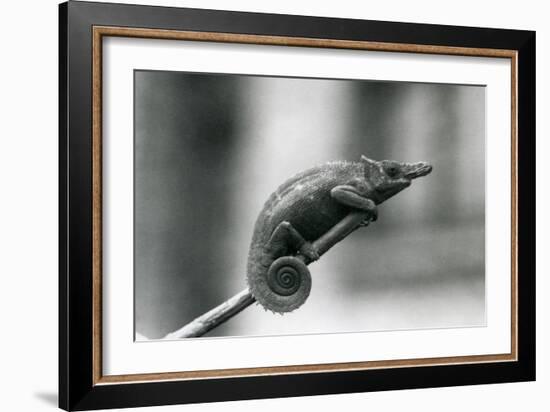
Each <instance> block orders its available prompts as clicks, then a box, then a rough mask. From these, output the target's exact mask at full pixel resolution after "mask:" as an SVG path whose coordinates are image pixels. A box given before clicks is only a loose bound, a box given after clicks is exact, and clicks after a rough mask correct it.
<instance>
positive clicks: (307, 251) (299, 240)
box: [268, 221, 319, 261]
mask: <svg viewBox="0 0 550 412" xmlns="http://www.w3.org/2000/svg"><path fill="white" fill-rule="evenodd" d="M268 247H269V249H270V250H271V252H272V253H273V255H275V256H282V255H286V254H288V253H289V249H291V250H292V251H297V252H299V253H300V254H301V255H304V256H305V257H307V258H308V259H310V260H311V261H315V260H318V259H319V254H318V253H317V252H316V251H315V250H314V249H313V247H312V245H311V243H310V242H308V241H307V240H305V239H304V237H303V236H302V235H301V234H300V232H298V231H297V230H296V228H295V227H294V226H292V224H291V223H290V222H287V221H283V222H281V223H279V225H278V226H277V227H276V228H275V230H274V231H273V233H272V234H271V237H270V239H269V242H268Z"/></svg>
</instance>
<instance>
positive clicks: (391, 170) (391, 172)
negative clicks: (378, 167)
mask: <svg viewBox="0 0 550 412" xmlns="http://www.w3.org/2000/svg"><path fill="white" fill-rule="evenodd" d="M386 174H387V175H388V176H389V177H396V176H397V175H398V174H399V168H397V167H396V166H388V167H386Z"/></svg>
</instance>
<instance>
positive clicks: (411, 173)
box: [405, 162, 433, 179]
mask: <svg viewBox="0 0 550 412" xmlns="http://www.w3.org/2000/svg"><path fill="white" fill-rule="evenodd" d="M406 169H407V170H406V172H405V177H406V178H408V179H416V178H417V177H422V176H426V175H427V174H429V173H430V172H431V171H432V169H433V167H432V165H431V164H429V163H427V162H418V163H412V164H409V165H407V168H406Z"/></svg>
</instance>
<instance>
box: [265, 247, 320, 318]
mask: <svg viewBox="0 0 550 412" xmlns="http://www.w3.org/2000/svg"><path fill="white" fill-rule="evenodd" d="M267 285H268V286H269V291H268V293H266V294H265V295H264V296H263V297H257V298H259V301H260V303H261V304H262V305H263V306H264V307H266V308H267V309H270V310H272V311H273V312H278V313H283V312H291V311H293V310H294V309H297V308H299V307H300V306H302V304H303V303H304V302H305V301H306V299H307V297H308V296H309V292H310V291H311V274H310V273H309V269H308V268H307V266H306V264H305V263H304V262H302V261H301V260H300V259H298V258H296V257H293V256H283V257H280V258H278V259H276V260H275V261H274V262H273V263H272V264H271V266H270V267H269V269H268V271H267Z"/></svg>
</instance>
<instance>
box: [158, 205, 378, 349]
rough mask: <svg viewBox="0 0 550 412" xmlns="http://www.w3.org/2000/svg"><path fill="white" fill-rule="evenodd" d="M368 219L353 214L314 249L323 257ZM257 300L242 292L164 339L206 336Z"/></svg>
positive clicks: (362, 213) (246, 292) (320, 240)
mask: <svg viewBox="0 0 550 412" xmlns="http://www.w3.org/2000/svg"><path fill="white" fill-rule="evenodd" d="M367 217H368V213H366V212H353V213H350V214H349V215H347V216H346V217H345V218H343V219H342V220H341V221H340V222H338V223H337V224H336V225H335V226H334V227H332V229H330V230H329V231H328V232H327V233H325V234H324V235H323V236H321V237H320V238H319V239H317V240H316V241H314V242H313V244H312V246H313V249H314V250H315V251H316V252H317V253H318V254H319V256H321V255H322V254H324V253H326V252H327V251H328V250H329V249H330V248H331V247H333V246H334V245H335V244H336V243H338V242H340V241H341V240H342V239H344V238H345V237H346V236H348V235H349V234H350V233H352V232H353V231H354V230H355V229H357V228H358V227H359V225H360V224H361V222H363V221H364V220H365V219H366V218H367ZM297 257H299V258H301V259H302V260H303V261H304V263H306V264H309V263H311V261H310V260H309V259H307V258H306V257H305V256H302V255H298V256H297ZM255 301H256V299H254V296H252V295H251V293H250V291H249V290H248V289H245V290H242V291H241V292H239V293H237V294H236V295H235V296H233V297H232V298H230V299H228V300H226V301H225V302H223V303H222V304H221V305H219V306H216V307H215V308H214V309H211V310H209V311H208V312H206V313H205V314H203V315H201V316H199V317H198V318H196V319H195V320H193V321H192V322H190V323H188V324H187V325H185V326H183V327H181V328H180V329H178V330H176V331H174V332H172V333H169V334H168V335H166V336H165V337H164V338H163V339H167V340H168V339H181V338H193V337H199V336H202V335H204V334H205V333H206V332H208V331H210V330H212V329H214V328H216V327H218V326H220V325H221V324H222V323H224V322H226V321H227V320H229V319H231V318H232V317H233V316H235V315H236V314H238V313H240V312H241V311H242V310H244V309H246V308H247V307H248V306H250V305H252V304H253V303H254V302H255Z"/></svg>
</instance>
